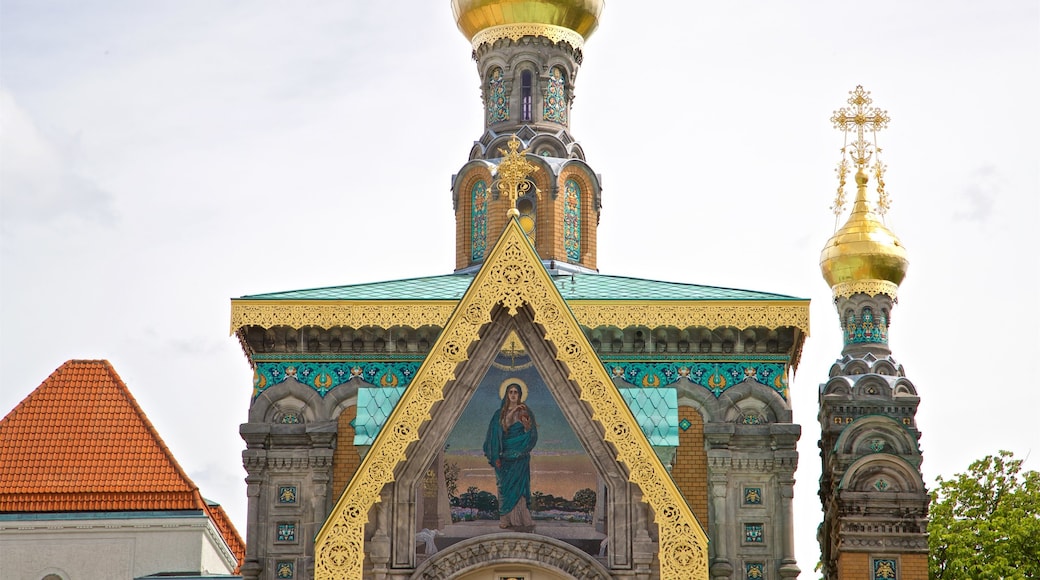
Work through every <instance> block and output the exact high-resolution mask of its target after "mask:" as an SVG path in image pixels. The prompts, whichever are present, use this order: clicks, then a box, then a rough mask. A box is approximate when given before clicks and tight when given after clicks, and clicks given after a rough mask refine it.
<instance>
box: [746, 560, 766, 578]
mask: <svg viewBox="0 0 1040 580" xmlns="http://www.w3.org/2000/svg"><path fill="white" fill-rule="evenodd" d="M744 571H745V575H746V576H747V579H748V580H764V578H765V577H766V565H765V564H762V563H759V562H755V563H749V564H745V565H744Z"/></svg>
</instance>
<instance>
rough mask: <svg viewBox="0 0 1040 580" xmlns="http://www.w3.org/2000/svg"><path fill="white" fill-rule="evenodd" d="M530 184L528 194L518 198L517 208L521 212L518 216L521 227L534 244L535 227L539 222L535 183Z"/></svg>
mask: <svg viewBox="0 0 1040 580" xmlns="http://www.w3.org/2000/svg"><path fill="white" fill-rule="evenodd" d="M530 185H531V187H530V188H529V189H528V190H527V194H526V195H524V196H523V197H521V198H520V199H518V200H516V209H517V211H519V212H520V217H519V218H518V221H519V222H520V227H521V228H522V229H523V230H524V233H525V234H527V239H529V240H531V243H532V244H534V243H535V237H534V234H535V227H536V224H537V223H538V220H537V218H536V214H537V209H538V208H537V204H536V203H535V196H534V192H535V185H534V184H533V183H531V184H530Z"/></svg>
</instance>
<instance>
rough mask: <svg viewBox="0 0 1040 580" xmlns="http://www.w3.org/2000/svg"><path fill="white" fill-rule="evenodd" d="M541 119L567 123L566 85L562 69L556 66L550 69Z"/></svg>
mask: <svg viewBox="0 0 1040 580" xmlns="http://www.w3.org/2000/svg"><path fill="white" fill-rule="evenodd" d="M542 119H543V120H545V121H552V122H553V123H563V124H566V123H567V83H566V81H564V79H563V69H562V68H560V67H558V66H554V67H552V69H550V71H549V83H548V85H547V86H546V87H545V103H544V106H543V107H542Z"/></svg>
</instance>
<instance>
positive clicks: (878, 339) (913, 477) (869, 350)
mask: <svg viewBox="0 0 1040 580" xmlns="http://www.w3.org/2000/svg"><path fill="white" fill-rule="evenodd" d="M850 95H851V97H850V98H849V100H848V103H849V105H850V106H849V107H848V108H844V107H843V108H841V109H839V110H838V111H836V112H835V113H834V116H833V117H832V118H831V121H832V122H833V123H834V126H835V127H836V128H837V129H840V130H841V131H842V132H844V133H845V136H846V145H845V147H843V148H842V150H841V151H842V160H841V162H840V163H839V164H838V169H837V173H838V177H839V186H838V193H837V197H836V199H835V203H834V207H833V208H832V209H833V210H834V213H835V215H836V216H840V215H841V214H842V210H843V209H844V206H845V199H844V196H845V192H844V187H845V178H846V176H847V175H848V173H849V171H850V170H851V169H852V168H853V167H852V166H854V169H855V172H856V173H855V181H856V198H855V201H854V202H853V204H852V210H851V213H850V215H849V217H848V220H847V221H846V222H845V225H843V226H842V227H841V228H840V229H838V231H837V232H835V234H834V235H833V236H832V237H831V239H830V240H829V241H828V242H827V245H826V246H825V247H824V249H823V253H822V254H821V256H820V269H821V270H822V272H823V277H824V279H825V280H826V281H827V284H829V285H830V287H831V290H832V293H833V296H834V306H835V308H836V310H837V312H838V320H839V324H840V325H841V329H842V334H843V337H844V347H843V348H842V351H841V358H839V359H838V360H837V361H836V362H835V363H834V365H832V366H831V369H830V376H829V379H828V380H827V382H825V383H823V384H822V385H820V399H819V400H820V412H819V420H820V426H821V429H822V438H821V441H820V456H821V458H822V460H823V474H822V476H821V478H820V500H821V501H822V502H823V510H824V519H823V523H822V524H821V526H820V529H819V534H818V536H819V541H820V549H821V553H822V556H821V561H822V564H823V574H824V578H826V579H827V580H847V579H852V578H856V579H866V578H870V579H872V580H881V579H898V580H926V579H927V578H928V535H927V524H928V519H927V514H928V493H927V491H926V490H925V486H924V481H923V479H922V477H921V460H922V456H921V449H920V447H919V445H918V439H919V438H920V432H918V430H917V423H916V421H915V418H914V417H915V415H916V413H917V406H918V404H919V403H920V398H919V397H918V395H917V389H915V388H914V385H913V383H911V382H910V380H909V379H907V377H906V373H905V372H904V369H903V366H902V365H901V364H899V363H898V362H896V360H895V359H894V358H893V357H892V351H891V349H890V348H889V345H888V336H889V327H890V325H891V323H892V309H893V306H895V304H896V293H897V290H898V289H899V285H900V283H902V281H903V277H904V276H905V275H906V270H907V265H908V261H907V254H906V249H905V248H904V247H903V245H902V244H901V243H900V241H899V238H898V237H896V235H895V234H894V233H892V231H891V230H889V229H888V228H887V227H886V226H885V225H884V223H883V222H882V217H881V216H884V214H885V212H886V210H887V209H888V206H889V201H888V194H887V192H886V191H885V181H884V172H885V165H884V164H883V163H882V162H881V160H880V158H879V154H880V152H881V149H880V148H878V147H877V146H876V133H877V131H879V130H881V129H883V128H885V127H886V126H887V124H888V121H889V117H888V115H887V113H886V112H885V111H882V110H879V109H877V108H874V107H872V106H871V105H872V99H871V98H870V93H869V92H868V91H864V90H863V87H862V86H859V87H856V90H855V91H851V92H850ZM850 138H852V139H854V140H853V141H852V143H851V144H850V143H849V142H848V140H849V139H850ZM850 161H851V166H850ZM868 173H869V174H870V175H872V176H873V177H874V180H875V181H876V187H875V190H876V197H873V196H871V197H873V199H868V191H867V190H868V183H869V182H870V175H868Z"/></svg>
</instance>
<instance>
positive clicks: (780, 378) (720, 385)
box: [604, 361, 787, 399]
mask: <svg viewBox="0 0 1040 580" xmlns="http://www.w3.org/2000/svg"><path fill="white" fill-rule="evenodd" d="M604 365H605V366H606V368H607V372H608V373H610V375H611V376H613V377H618V378H621V379H624V380H625V381H627V382H629V383H631V384H633V385H635V386H637V387H644V388H659V387H667V386H672V385H673V384H674V383H676V382H677V381H678V380H679V379H687V380H689V381H690V382H692V383H694V384H697V385H700V386H702V387H704V388H706V389H708V390H709V391H711V392H712V393H714V395H715V396H716V397H718V396H720V395H722V393H723V392H724V391H725V390H726V389H728V388H730V387H733V386H735V385H738V384H740V383H742V382H744V381H746V380H755V381H758V382H760V383H762V384H763V385H766V386H769V387H771V388H772V389H773V390H774V391H776V392H777V393H779V394H780V396H781V397H783V398H784V399H787V372H786V365H785V364H784V363H779V362H761V361H748V362H692V361H683V362H678V361H668V362H647V361H608V362H606V363H604Z"/></svg>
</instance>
